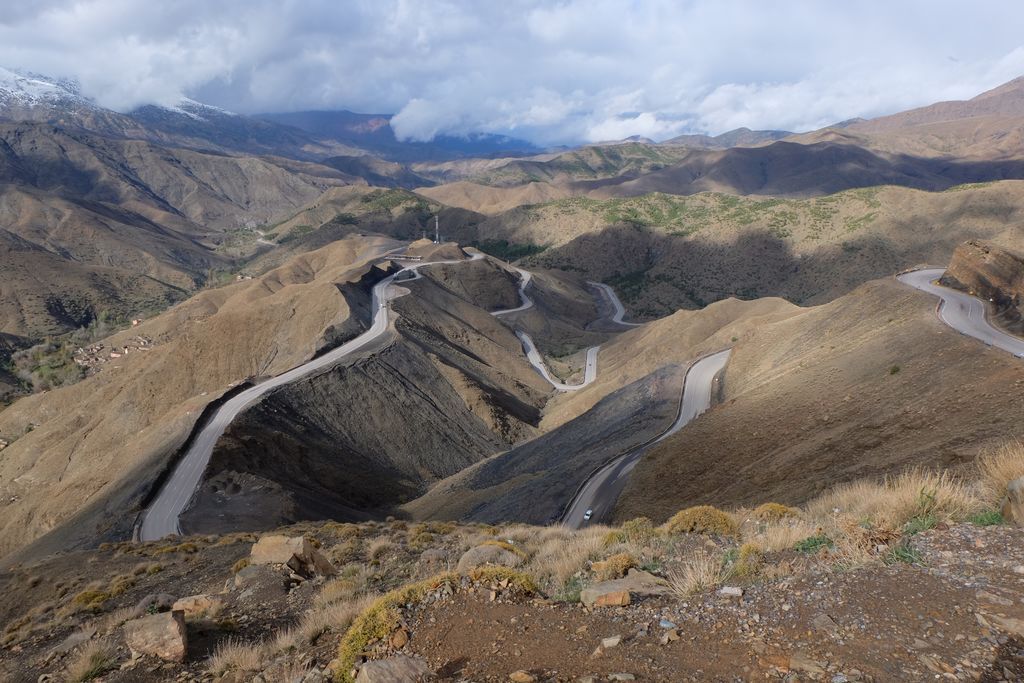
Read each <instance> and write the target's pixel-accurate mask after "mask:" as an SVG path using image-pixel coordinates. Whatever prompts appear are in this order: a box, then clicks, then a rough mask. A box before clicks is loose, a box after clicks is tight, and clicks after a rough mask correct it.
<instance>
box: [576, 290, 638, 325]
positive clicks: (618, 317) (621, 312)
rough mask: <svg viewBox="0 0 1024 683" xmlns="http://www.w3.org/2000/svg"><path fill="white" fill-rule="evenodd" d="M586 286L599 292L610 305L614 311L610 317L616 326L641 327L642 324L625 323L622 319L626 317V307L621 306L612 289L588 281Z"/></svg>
mask: <svg viewBox="0 0 1024 683" xmlns="http://www.w3.org/2000/svg"><path fill="white" fill-rule="evenodd" d="M587 284H588V285H592V286H594V287H596V288H597V289H599V290H601V293H602V294H604V297H605V298H606V299H608V301H609V303H611V305H612V310H614V311H615V313H614V315H612V322H613V323H618V324H620V325H623V326H625V327H641V326H643V323H628V322H626V321H625V320H623V319H622V318H623V316H625V315H626V307H625V306H623V305H622V301H621V300H620V299H619V295H618V294H616V293H615V290H614V289H612V288H611V287H609V286H608V285H606V284H604V283H603V282H590V281H588V282H587Z"/></svg>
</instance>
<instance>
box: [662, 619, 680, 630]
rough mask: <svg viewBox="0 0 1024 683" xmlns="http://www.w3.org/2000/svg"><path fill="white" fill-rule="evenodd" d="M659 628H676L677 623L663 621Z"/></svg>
mask: <svg viewBox="0 0 1024 683" xmlns="http://www.w3.org/2000/svg"><path fill="white" fill-rule="evenodd" d="M658 626H660V627H661V628H676V625H675V623H673V622H671V621H669V620H668V619H662V620H661V621H659V622H658Z"/></svg>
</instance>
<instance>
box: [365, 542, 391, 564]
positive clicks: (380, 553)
mask: <svg viewBox="0 0 1024 683" xmlns="http://www.w3.org/2000/svg"><path fill="white" fill-rule="evenodd" d="M394 547H395V544H394V543H392V542H391V541H390V540H389V539H387V538H385V537H383V536H380V537H378V538H375V539H373V540H372V541H370V545H369V546H367V548H366V557H367V559H369V560H371V561H380V559H381V558H383V557H384V556H385V555H387V554H388V553H389V552H391V551H392V550H394Z"/></svg>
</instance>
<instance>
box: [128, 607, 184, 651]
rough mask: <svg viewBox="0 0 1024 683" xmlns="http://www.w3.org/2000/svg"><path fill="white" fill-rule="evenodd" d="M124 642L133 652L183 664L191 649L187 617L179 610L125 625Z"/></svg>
mask: <svg viewBox="0 0 1024 683" xmlns="http://www.w3.org/2000/svg"><path fill="white" fill-rule="evenodd" d="M124 639H125V642H126V643H128V647H129V648H131V650H132V652H138V653H140V654H144V655H155V656H157V657H159V658H160V659H165V660H167V661H171V662H181V661H184V660H185V653H186V651H187V649H188V636H187V635H186V631H185V613H184V612H182V611H180V610H178V611H173V612H161V613H159V614H151V615H149V616H146V617H141V618H139V619H133V620H132V621H129V622H127V623H126V624H125V625H124Z"/></svg>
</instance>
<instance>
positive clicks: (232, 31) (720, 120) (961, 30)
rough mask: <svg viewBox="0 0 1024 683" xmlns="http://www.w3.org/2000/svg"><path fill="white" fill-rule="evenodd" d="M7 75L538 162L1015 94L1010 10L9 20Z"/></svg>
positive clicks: (850, 7) (53, 16)
mask: <svg viewBox="0 0 1024 683" xmlns="http://www.w3.org/2000/svg"><path fill="white" fill-rule="evenodd" d="M2 5H3V7H0V10H2V11H0V65H2V66H6V67H9V68H15V69H23V70H30V71H34V72H37V73H42V74H48V75H54V76H63V77H71V78H76V79H77V80H78V81H79V82H80V83H81V85H82V88H83V90H84V91H85V92H86V93H87V94H88V95H90V96H92V97H94V98H95V99H96V100H97V101H98V102H99V103H101V104H103V105H105V106H108V107H111V108H114V109H118V110H122V111H123V110H128V109H131V108H132V107H135V106H137V105H139V104H143V103H149V102H154V103H162V104H172V103H174V102H176V101H177V100H179V99H180V97H182V96H191V97H193V98H195V99H198V100H200V101H203V102H207V103H210V104H215V105H218V106H222V107H224V108H227V109H230V110H233V111H238V112H243V113H254V112H264V111H292V110H301V109H350V110H353V111H359V112H367V113H393V114H395V116H394V119H393V120H392V123H393V125H394V127H395V130H396V132H397V133H398V135H399V136H401V137H404V138H410V139H420V140H423V139H429V138H431V137H432V136H434V135H436V134H438V133H448V134H464V133H469V132H474V131H485V132H499V133H505V134H511V135H514V136H517V137H523V138H527V139H530V140H533V141H535V142H538V143H541V144H550V143H556V142H557V143H561V142H582V141H597V140H609V139H619V138H623V137H627V136H630V135H645V136H648V137H652V138H655V139H664V138H667V137H671V136H673V135H677V134H680V133H686V132H710V133H721V132H724V131H727V130H730V129H733V128H736V127H740V126H747V127H749V128H775V129H785V130H793V131H803V130H810V129H814V128H818V127H821V126H823V125H827V124H829V123H833V122H836V121H839V120H843V119H846V118H851V117H854V116H864V117H870V116H875V115H879V114H884V113H889V112H893V111H898V110H901V109H906V108H909V107H913V106H917V105H921V104H927V103H930V102H934V101H937V100H942V99H962V98H967V97H971V96H972V95H974V94H977V93H978V92H981V91H982V90H985V89H988V88H991V87H993V86H995V85H998V84H1000V83H1002V82H1005V81H1007V80H1010V79H1012V78H1015V77H1017V76H1020V75H1022V74H1024V31H1021V27H1022V26H1024V2H1020V0H1007V1H996V0H988V1H986V0H975V1H974V2H971V3H966V2H964V1H963V0H953V1H949V0H885V1H881V0H876V1H871V0H859V1H858V0H845V1H844V2H821V1H817V0H773V1H772V2H765V1H764V0H749V1H739V0H691V1H684V0H678V1H671V0H565V1H555V0H549V1H540V0H500V1H498V0H495V1H493V2H492V1H489V0H217V1H215V2H210V1H209V0H160V1H159V2H151V1H142V0H138V1H133V0H86V1H80V2H72V1H63V0H33V1H32V2H26V1H23V0H2Z"/></svg>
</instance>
